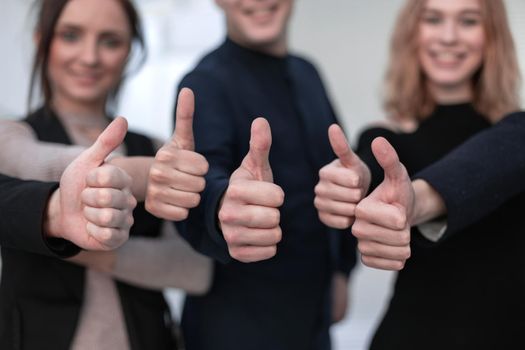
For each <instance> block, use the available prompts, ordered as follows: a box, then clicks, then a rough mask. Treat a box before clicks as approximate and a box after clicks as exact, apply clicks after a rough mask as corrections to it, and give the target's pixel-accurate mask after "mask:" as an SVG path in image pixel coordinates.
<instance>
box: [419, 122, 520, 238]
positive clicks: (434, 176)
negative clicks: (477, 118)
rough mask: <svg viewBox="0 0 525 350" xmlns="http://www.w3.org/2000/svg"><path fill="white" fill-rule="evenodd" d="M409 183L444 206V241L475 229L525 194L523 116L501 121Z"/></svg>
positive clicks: (421, 172) (426, 169) (472, 138)
mask: <svg viewBox="0 0 525 350" xmlns="http://www.w3.org/2000/svg"><path fill="white" fill-rule="evenodd" d="M413 178H415V179H418V178H419V179H423V180H425V181H427V182H428V183H429V184H430V185H431V186H432V187H433V188H434V189H435V190H436V191H437V192H438V193H439V194H440V195H441V197H442V198H443V200H444V201H445V205H446V208H447V231H446V232H445V234H444V236H443V238H445V237H447V236H449V235H452V234H454V233H455V232H458V231H459V230H461V229H463V228H465V227H466V226H468V225H470V224H473V223H475V222H476V221H478V220H479V219H481V218H483V217H484V216H486V215H487V214H489V213H490V212H492V211H494V210H495V209H497V208H498V207H500V206H501V205H502V204H503V203H505V202H506V201H507V200H509V199H511V198H512V197H514V196H516V195H517V194H520V193H522V192H523V191H524V190H525V113H524V112H519V113H514V114H511V115H509V116H507V117H505V118H504V119H503V120H502V121H500V122H499V123H497V124H495V125H494V126H493V127H491V128H489V129H487V130H485V131H482V132H480V133H479V134H476V135H475V136H473V137H471V138H470V139H469V140H467V141H466V142H465V143H464V144H462V145H461V146H460V147H458V148H456V149H455V150H454V151H452V152H451V153H450V154H448V155H447V156H446V157H444V158H442V159H441V160H439V161H438V162H436V163H434V164H432V165H431V166H429V167H427V168H425V169H423V170H422V171H420V172H419V173H417V174H416V175H415V176H414V177H413Z"/></svg>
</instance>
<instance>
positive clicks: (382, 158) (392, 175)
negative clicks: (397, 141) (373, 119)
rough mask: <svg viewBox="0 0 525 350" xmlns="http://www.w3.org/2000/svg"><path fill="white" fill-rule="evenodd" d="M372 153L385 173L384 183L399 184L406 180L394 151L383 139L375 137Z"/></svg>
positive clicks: (403, 169)
mask: <svg viewBox="0 0 525 350" xmlns="http://www.w3.org/2000/svg"><path fill="white" fill-rule="evenodd" d="M372 152H373V153H374V157H375V158H376V160H377V162H378V163H379V165H380V166H381V168H383V171H384V172H385V181H390V182H399V181H405V180H406V179H407V178H408V173H407V171H406V169H405V167H404V166H403V164H401V162H400V161H399V157H398V155H397V152H396V150H395V149H394V147H392V145H391V144H390V143H389V142H388V141H387V140H386V139H385V138H383V137H376V138H375V139H374V140H373V141H372Z"/></svg>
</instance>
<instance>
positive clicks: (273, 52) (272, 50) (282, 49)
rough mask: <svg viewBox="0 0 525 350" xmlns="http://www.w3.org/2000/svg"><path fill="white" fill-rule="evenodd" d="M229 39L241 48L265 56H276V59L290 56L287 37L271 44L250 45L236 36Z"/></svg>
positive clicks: (230, 36)
mask: <svg viewBox="0 0 525 350" xmlns="http://www.w3.org/2000/svg"><path fill="white" fill-rule="evenodd" d="M229 38H230V39H231V40H232V41H233V42H234V43H236V44H237V45H239V46H242V47H244V48H247V49H249V50H253V51H257V52H260V53H263V54H265V55H269V56H274V57H285V56H286V55H287V54H288V42H287V40H286V36H284V35H283V37H282V38H280V39H278V40H277V41H275V42H270V43H262V44H258V43H249V42H246V41H245V40H242V39H241V38H238V37H236V36H235V35H229Z"/></svg>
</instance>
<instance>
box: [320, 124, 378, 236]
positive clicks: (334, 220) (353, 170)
mask: <svg viewBox="0 0 525 350" xmlns="http://www.w3.org/2000/svg"><path fill="white" fill-rule="evenodd" d="M328 137H329V139H330V144H331V145H332V149H333V151H334V153H335V154H336V155H337V158H336V159H335V160H334V161H332V162H331V163H329V164H327V165H325V166H324V167H323V168H321V170H320V171H319V183H318V184H317V185H316V186H315V200H314V205H315V207H316V208H317V211H318V214H319V219H320V220H321V222H323V223H324V224H325V225H327V226H330V227H333V228H337V229H346V228H348V227H350V225H352V224H353V222H354V219H355V218H354V217H355V207H356V205H357V203H359V201H360V200H361V199H362V198H363V197H364V196H365V195H366V193H367V191H368V187H369V186H370V179H371V175H370V170H369V169H368V167H367V166H366V165H365V164H364V163H363V162H362V161H361V159H359V157H358V156H357V155H356V154H355V153H354V152H353V151H352V149H351V148H350V147H349V145H348V142H347V140H346V137H345V135H344V133H343V130H341V128H340V127H339V126H338V125H337V124H333V125H331V126H330V128H329V129H328Z"/></svg>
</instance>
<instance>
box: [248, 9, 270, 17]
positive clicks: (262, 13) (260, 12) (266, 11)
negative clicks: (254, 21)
mask: <svg viewBox="0 0 525 350" xmlns="http://www.w3.org/2000/svg"><path fill="white" fill-rule="evenodd" d="M271 12H272V11H271V10H270V9H260V10H254V11H253V12H252V13H253V14H254V15H256V16H265V15H269V14H270V13H271Z"/></svg>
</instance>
